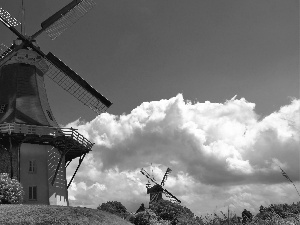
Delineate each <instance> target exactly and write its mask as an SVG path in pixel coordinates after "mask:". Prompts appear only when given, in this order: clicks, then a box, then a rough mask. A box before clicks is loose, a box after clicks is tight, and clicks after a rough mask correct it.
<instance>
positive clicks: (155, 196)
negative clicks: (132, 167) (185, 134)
mask: <svg viewBox="0 0 300 225" xmlns="http://www.w3.org/2000/svg"><path fill="white" fill-rule="evenodd" d="M171 171H172V170H171V169H170V168H167V170H166V172H165V174H164V177H163V179H162V181H161V183H160V184H159V183H157V182H156V180H155V179H154V178H153V177H152V176H151V175H150V174H149V173H147V171H146V170H144V169H143V168H142V169H141V171H140V172H141V173H142V174H143V175H144V176H146V177H147V178H148V184H147V185H146V188H147V194H150V202H149V204H151V203H153V202H157V201H159V200H160V199H162V194H165V196H166V197H167V198H169V199H170V200H171V201H173V202H176V203H181V201H180V200H179V199H178V198H176V197H175V196H174V195H173V194H172V193H171V192H169V191H168V190H167V189H165V188H164V187H163V186H164V185H165V182H166V180H167V178H168V175H169V173H170V172H171ZM149 181H152V183H153V186H152V185H151V183H149Z"/></svg>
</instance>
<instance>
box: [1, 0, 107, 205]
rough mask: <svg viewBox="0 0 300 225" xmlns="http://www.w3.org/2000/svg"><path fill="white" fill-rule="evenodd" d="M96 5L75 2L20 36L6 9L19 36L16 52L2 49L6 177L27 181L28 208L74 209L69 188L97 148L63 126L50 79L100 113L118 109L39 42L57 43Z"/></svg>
mask: <svg viewBox="0 0 300 225" xmlns="http://www.w3.org/2000/svg"><path fill="white" fill-rule="evenodd" d="M94 6H95V3H94V2H93V1H92V0H73V1H71V2H70V3H69V4H68V5H66V6H65V7H63V8H62V9H61V10H59V11H58V12H56V13H55V14H53V15H52V16H50V17H49V18H48V19H46V20H45V21H44V22H42V23H41V29H40V30H38V31H37V32H36V33H34V34H33V35H31V36H27V35H25V34H24V33H23V32H21V33H20V32H19V31H18V30H17V29H16V28H15V27H17V26H19V25H20V24H21V23H20V22H18V21H17V20H16V19H15V18H13V17H12V16H11V15H10V14H9V13H8V12H7V11H6V10H5V9H2V8H1V7H0V21H1V23H2V24H3V25H4V26H6V27H7V28H8V29H9V30H10V31H11V32H13V33H14V34H15V35H16V36H17V39H16V40H15V41H14V42H13V44H12V45H11V46H10V47H6V46H5V45H3V44H2V45H0V173H8V174H10V176H11V177H15V178H17V179H18V180H19V181H20V182H21V184H22V185H23V187H24V191H25V198H24V203H25V204H51V205H68V204H69V202H68V190H67V189H68V188H69V186H70V184H71V182H72V181H73V179H74V176H75V174H76V172H77V171H78V169H79V167H80V165H81V163H82V161H83V159H84V157H85V156H86V154H87V153H88V152H90V151H91V148H92V146H93V143H91V142H90V141H89V140H87V139H86V138H85V137H83V136H82V135H81V134H80V133H78V131H77V130H76V129H73V128H60V127H59V126H58V124H57V122H56V120H55V118H54V115H53V114H52V111H51V109H50V105H49V103H48V99H47V93H46V89H45V85H44V76H48V77H49V78H50V79H52V80H53V81H54V82H55V83H56V84H58V85H59V86H60V87H62V88H63V89H64V90H65V91H67V92H68V93H70V94H71V95H73V96H74V97H75V98H76V99H78V100H79V101H80V102H82V103H83V104H84V105H86V106H87V107H89V108H90V109H92V110H93V111H95V112H96V113H97V114H100V113H102V112H105V111H106V110H107V108H109V107H110V106H111V104H112V103H111V102H110V101H109V100H107V99H106V98H105V97H104V96H103V95H101V94H100V93H99V92H98V91H96V90H95V89H94V88H93V87H92V86H91V85H89V84H88V83H87V82H86V81H85V80H84V79H83V78H82V77H81V76H79V75H78V74H76V73H75V72H74V71H73V70H72V69H71V68H69V67H68V66H67V65H65V64H64V63H63V62H62V61H61V60H59V59H58V58H57V57H56V56H55V55H54V54H52V53H51V52H49V53H47V54H45V53H44V52H43V51H42V50H41V49H40V47H39V46H38V45H37V43H36V41H35V39H36V38H37V37H38V36H39V35H40V34H41V33H43V32H46V33H47V34H48V35H49V37H50V38H51V39H52V40H54V39H56V38H57V37H58V36H59V35H60V34H61V33H62V32H63V31H65V30H66V29H67V28H68V27H70V26H71V25H72V24H74V23H75V22H76V21H77V20H79V19H80V18H81V17H82V16H84V15H85V14H86V13H87V12H89V11H90V10H91V9H92V8H93V7H94ZM21 30H23V29H21ZM75 158H78V159H79V164H78V166H77V168H76V170H75V172H74V174H73V176H72V178H71V179H70V181H69V183H68V184H67V179H66V167H67V166H68V165H69V164H70V162H71V161H72V160H73V159H75Z"/></svg>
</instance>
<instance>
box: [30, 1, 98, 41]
mask: <svg viewBox="0 0 300 225" xmlns="http://www.w3.org/2000/svg"><path fill="white" fill-rule="evenodd" d="M95 5H96V3H95V2H94V1H93V0H73V1H72V2H71V3H70V4H68V5H66V6H65V7H64V8H62V9H61V10H59V11H58V12H57V13H55V14H54V15H52V16H51V17H49V18H48V19H46V20H45V21H44V22H42V24H41V27H42V29H41V30H40V31H38V32H37V33H36V34H34V35H33V36H32V37H33V38H35V37H36V36H37V35H38V34H40V33H41V32H42V31H44V30H45V31H46V33H47V34H48V35H49V37H50V38H51V39H52V40H54V39H55V38H57V37H58V36H59V35H60V34H61V33H62V32H63V31H65V30H66V29H67V28H69V27H70V26H71V25H73V24H74V23H76V22H77V21H78V20H79V19H80V18H81V17H83V16H84V15H85V14H86V13H87V12H88V11H90V10H91V9H92V8H93V7H94V6H95Z"/></svg>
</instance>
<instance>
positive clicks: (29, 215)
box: [0, 205, 132, 225]
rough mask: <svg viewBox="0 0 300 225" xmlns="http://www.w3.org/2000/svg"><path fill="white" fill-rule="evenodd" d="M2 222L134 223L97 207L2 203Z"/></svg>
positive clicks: (0, 222) (65, 223)
mask: <svg viewBox="0 0 300 225" xmlns="http://www.w3.org/2000/svg"><path fill="white" fill-rule="evenodd" d="M0 224H1V225H2V224H3V225H5V224H20V225H21V224H22V225H23V224H26V225H31V224H53V225H54V224H55V225H56V224H64V225H67V224H76V225H81V224H82V225H83V224H84V225H86V224H99V225H132V224H131V223H129V222H127V221H125V220H123V219H122V218H120V217H118V216H115V215H113V214H110V213H107V212H104V211H101V210H97V209H89V208H81V207H67V206H48V205H0Z"/></svg>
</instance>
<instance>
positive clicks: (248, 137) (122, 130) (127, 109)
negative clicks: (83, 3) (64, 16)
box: [0, 0, 300, 215]
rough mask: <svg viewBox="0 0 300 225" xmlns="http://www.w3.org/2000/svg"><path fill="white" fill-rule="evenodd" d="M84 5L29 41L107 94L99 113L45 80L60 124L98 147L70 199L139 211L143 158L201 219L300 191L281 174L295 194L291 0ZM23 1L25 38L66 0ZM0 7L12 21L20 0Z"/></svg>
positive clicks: (295, 67) (294, 17)
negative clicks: (54, 31) (73, 19)
mask: <svg viewBox="0 0 300 225" xmlns="http://www.w3.org/2000/svg"><path fill="white" fill-rule="evenodd" d="M95 1H96V2H97V5H96V6H95V7H94V8H93V9H92V10H91V11H90V12H89V13H88V14H86V15H85V16H84V17H83V18H81V19H80V20H79V21H78V22H77V23H76V24H74V25H73V26H72V27H70V28H69V29H68V30H66V31H65V32H64V33H63V34H62V35H61V36H59V37H58V38H57V39H55V40H54V41H52V40H51V39H50V38H49V37H48V36H47V35H46V34H41V35H40V36H39V37H37V41H38V43H39V45H40V47H41V49H42V50H43V51H44V52H45V53H47V52H49V51H51V52H52V53H53V54H54V55H56V56H57V57H58V58H60V59H61V60H62V61H63V62H64V63H65V64H67V65H68V66H69V67H71V68H72V69H73V70H74V71H76V72H77V73H78V74H79V75H80V76H82V77H83V78H84V79H85V80H86V81H87V82H89V83H90V84H91V85H92V86H93V87H94V88H95V89H97V90H98V91H99V92H100V93H101V94H103V95H104V96H105V97H106V98H108V99H109V100H110V101H112V102H113V105H112V106H111V107H110V108H109V109H108V110H107V112H106V113H103V114H101V115H96V114H95V113H94V112H93V111H91V110H90V109H88V108H87V107H85V106H83V105H82V104H81V103H80V102H78V101H77V100H76V99H73V97H72V96H70V95H69V94H68V93H65V92H64V91H63V90H62V89H61V88H60V87H57V86H56V84H55V83H53V82H52V81H51V80H49V78H47V77H46V78H45V85H46V87H47V93H48V98H49V102H50V105H51V108H52V111H53V114H54V116H55V118H56V120H57V121H58V122H59V124H61V125H62V126H65V127H70V126H72V127H76V128H78V129H79V131H80V132H81V133H82V134H84V135H85V137H87V138H88V139H89V140H91V141H92V142H94V143H95V145H94V147H93V151H92V152H91V153H90V154H88V156H87V157H86V158H85V160H84V162H83V164H82V166H81V168H80V169H79V171H78V173H77V176H76V178H75V179H74V182H73V184H72V186H71V187H70V189H69V198H70V204H71V205H73V206H77V205H81V206H86V207H92V208H96V207H97V206H98V205H99V204H101V203H103V202H106V201H120V202H122V203H123V204H124V205H125V206H126V208H127V209H128V210H130V211H135V210H137V208H138V207H139V205H140V204H141V203H144V204H145V205H146V206H147V205H148V201H149V196H148V195H147V194H146V188H145V184H146V183H147V179H146V178H145V177H144V176H143V175H142V174H141V173H140V172H139V170H140V169H141V168H142V167H143V168H145V169H146V170H147V171H148V172H151V171H153V172H151V173H152V174H153V175H154V176H155V178H156V179H157V180H160V179H162V177H163V174H164V172H165V170H166V168H168V167H170V168H171V169H172V172H171V174H170V176H169V178H168V180H167V182H166V188H167V189H168V190H169V191H170V192H171V193H173V194H174V195H176V197H177V198H179V199H180V200H181V201H182V205H184V206H186V207H188V208H190V209H191V210H192V211H193V212H194V213H196V214H198V215H203V214H205V213H211V212H214V211H216V212H218V211H220V210H223V211H224V209H225V208H226V209H227V207H228V206H229V207H230V209H231V210H232V211H233V212H237V213H240V212H241V211H242V210H243V209H244V208H247V209H248V210H251V211H253V212H257V210H258V208H259V206H260V205H265V206H267V205H269V204H271V203H284V202H286V203H292V202H296V201H299V200H300V196H298V195H297V192H296V191H295V188H294V187H293V185H292V184H290V183H289V182H288V181H287V180H286V179H285V178H284V177H283V176H282V175H281V173H280V169H279V166H281V167H282V168H283V169H284V170H285V171H286V172H287V174H288V175H289V177H290V178H291V179H292V180H293V181H294V182H295V184H296V186H297V187H298V189H299V190H300V182H299V181H300V170H299V161H300V157H299V132H300V122H299V120H300V118H299V113H300V112H299V111H300V110H299V108H300V100H299V1H297V0H285V1H282V0H251V1H250V0H246V1H240V0H226V1H225V0H210V1H205V0H203V1H199V0H185V1H181V0H164V1H161V0H160V1H158V0H126V1H125V0H103V1H100V0H95ZM24 2H25V9H26V10H25V12H26V16H25V30H26V34H27V35H31V34H33V33H35V32H36V31H37V30H38V29H39V27H40V23H41V22H42V21H44V20H45V19H47V18H48V17H49V16H51V15H52V14H53V13H55V12H56V11H58V10H59V9H60V8H62V7H63V6H64V5H66V4H68V3H69V2H70V1H69V0H51V1H46V0H39V1H32V0H24ZM0 7H2V8H4V9H5V10H7V11H9V13H10V14H11V15H12V16H14V17H15V18H17V19H18V20H21V17H20V15H21V13H20V8H21V0H15V1H5V0H0ZM17 29H20V27H17ZM0 34H1V35H0V37H1V39H0V42H1V43H4V44H6V45H10V43H11V42H12V40H13V39H14V38H15V36H14V35H13V34H12V33H11V32H10V31H9V30H8V29H7V28H6V27H5V26H3V25H0ZM151 163H152V167H151ZM76 166H77V162H76V161H75V162H72V163H71V164H70V166H69V167H68V170H67V178H68V179H69V178H70V177H71V176H72V173H73V171H74V170H75V168H76Z"/></svg>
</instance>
